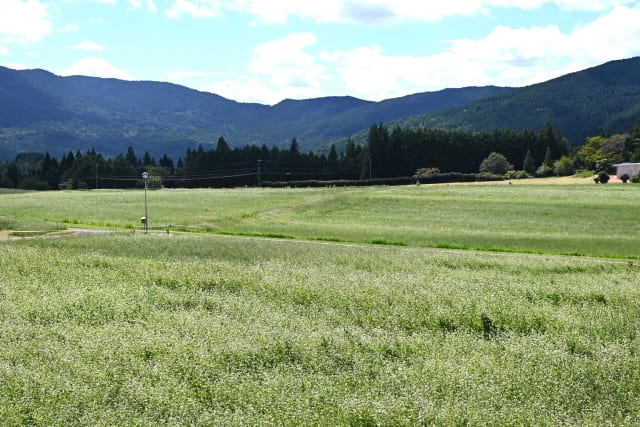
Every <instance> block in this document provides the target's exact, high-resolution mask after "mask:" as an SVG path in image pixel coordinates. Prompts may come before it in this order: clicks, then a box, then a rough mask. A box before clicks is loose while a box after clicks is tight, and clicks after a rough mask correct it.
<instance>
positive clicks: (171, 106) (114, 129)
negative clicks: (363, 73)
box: [0, 67, 509, 159]
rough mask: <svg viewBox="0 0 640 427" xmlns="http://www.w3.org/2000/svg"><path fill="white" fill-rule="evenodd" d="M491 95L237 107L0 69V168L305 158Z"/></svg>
mask: <svg viewBox="0 0 640 427" xmlns="http://www.w3.org/2000/svg"><path fill="white" fill-rule="evenodd" d="M508 90H509V89H504V88H497V87H484V88H463V89H448V90H444V91H440V92H428V93H422V94H416V95H411V96H407V97H403V98H398V99H391V100H388V101H382V102H377V103H374V102H369V101H364V100H360V99H356V98H352V97H327V98H318V99H310V100H300V101H294V100H285V101H282V102H281V103H279V104H277V105H274V106H266V105H261V104H247V103H238V102H235V101H231V100H228V99H225V98H223V97H221V96H218V95H215V94H211V93H207V92H199V91H195V90H192V89H188V88H186V87H182V86H178V85H173V84H169V83H159V82H131V81H122V80H115V79H99V78H93V77H81V76H74V77H59V76H56V75H54V74H51V73H49V72H47V71H43V70H26V71H15V70H11V69H8V68H3V67H0V99H1V102H0V159H3V158H4V159H7V158H12V157H14V156H15V154H16V153H18V152H25V151H29V152H46V151H48V152H49V153H51V154H52V155H57V156H59V155H62V154H65V153H67V152H68V151H70V150H73V151H75V150H86V149H88V148H91V147H93V148H95V150H96V151H98V152H101V153H104V154H106V155H111V156H115V155H117V154H118V153H121V152H124V151H126V150H127V147H128V146H132V147H134V148H135V149H136V150H137V151H139V152H144V151H147V150H148V151H150V152H151V153H152V154H153V155H156V156H158V157H160V156H161V155H162V154H163V153H167V154H168V155H169V156H172V157H178V156H181V155H184V152H185V150H186V149H187V148H189V147H190V148H196V147H197V146H198V145H199V144H203V145H205V146H207V145H213V144H215V143H216V141H217V140H218V137H219V136H224V137H225V139H226V140H227V141H229V144H230V145H231V146H236V147H237V146H245V145H258V146H260V145H262V144H265V145H267V146H269V147H271V146H278V147H280V148H283V147H288V145H289V144H290V142H291V139H292V138H293V137H297V139H298V141H299V143H300V148H301V149H302V150H304V151H307V150H310V149H313V148H316V147H317V146H319V145H322V144H325V143H327V142H329V141H332V140H336V139H340V138H345V137H349V136H351V135H352V134H354V133H355V132H357V131H359V130H361V129H365V128H368V127H369V126H370V125H371V123H373V122H387V121H390V120H395V119H398V118H401V117H405V116H407V115H415V114H423V113H427V112H431V111H437V110H440V109H443V108H448V107H452V106H457V105H464V104H466V103H468V102H470V101H473V100H476V99H479V98H483V97H487V96H493V95H496V94H500V93H504V92H505V91H508Z"/></svg>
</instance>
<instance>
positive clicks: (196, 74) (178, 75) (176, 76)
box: [167, 70, 222, 80]
mask: <svg viewBox="0 0 640 427" xmlns="http://www.w3.org/2000/svg"><path fill="white" fill-rule="evenodd" d="M221 74H222V73H220V72H217V71H184V70H180V71H169V72H168V73H167V76H169V77H170V78H171V79H173V80H182V79H192V78H201V77H214V76H220V75H221Z"/></svg>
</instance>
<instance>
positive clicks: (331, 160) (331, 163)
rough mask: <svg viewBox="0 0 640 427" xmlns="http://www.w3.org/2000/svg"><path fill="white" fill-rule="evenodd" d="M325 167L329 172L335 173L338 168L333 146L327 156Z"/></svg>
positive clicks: (336, 155) (333, 145)
mask: <svg viewBox="0 0 640 427" xmlns="http://www.w3.org/2000/svg"><path fill="white" fill-rule="evenodd" d="M327 167H328V168H329V170H330V171H335V169H337V167H338V153H337V151H336V146H335V144H331V149H330V150H329V156H328V157H327Z"/></svg>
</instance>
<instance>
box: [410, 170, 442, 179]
mask: <svg viewBox="0 0 640 427" xmlns="http://www.w3.org/2000/svg"><path fill="white" fill-rule="evenodd" d="M439 173H440V169H438V168H420V169H418V170H417V171H416V173H415V175H413V176H412V177H411V179H413V180H414V181H416V182H417V181H420V182H423V181H424V180H425V179H429V178H431V177H432V176H434V175H437V174H439Z"/></svg>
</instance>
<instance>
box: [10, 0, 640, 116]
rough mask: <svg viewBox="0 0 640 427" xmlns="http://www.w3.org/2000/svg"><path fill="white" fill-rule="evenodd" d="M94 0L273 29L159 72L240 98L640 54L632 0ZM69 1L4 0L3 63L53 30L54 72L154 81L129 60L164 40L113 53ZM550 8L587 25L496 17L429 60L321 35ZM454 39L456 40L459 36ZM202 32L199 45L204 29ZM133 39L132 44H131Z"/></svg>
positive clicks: (521, 78) (377, 90)
mask: <svg viewBox="0 0 640 427" xmlns="http://www.w3.org/2000/svg"><path fill="white" fill-rule="evenodd" d="M91 2H92V4H93V6H94V7H95V8H102V9H101V10H106V9H108V10H117V11H118V12H117V13H118V14H120V15H117V14H115V13H114V15H113V16H123V15H131V16H136V17H138V18H139V17H145V18H147V19H148V20H149V21H151V20H153V21H154V22H156V23H157V25H158V26H160V25H163V26H164V25H166V26H169V27H171V26H175V27H180V26H181V27H183V28H184V27H185V26H191V25H193V26H198V25H200V26H201V27H200V28H206V26H207V25H209V22H210V23H211V28H212V30H211V34H214V35H213V36H211V37H214V38H215V37H218V35H217V33H215V30H214V28H216V24H217V23H218V22H223V20H231V19H237V18H238V16H241V17H243V19H242V20H241V21H238V22H242V23H243V28H242V29H241V30H242V31H244V32H251V31H254V30H255V32H256V33H260V34H269V36H268V37H269V38H268V39H266V40H265V39H261V40H260V41H257V42H256V41H254V43H252V44H251V45H250V46H249V47H245V48H244V49H243V50H242V51H243V52H246V53H245V57H244V58H243V59H240V61H241V62H240V63H238V62H235V63H232V64H227V63H224V62H220V63H213V62H211V61H209V62H207V63H206V64H208V65H203V66H202V67H201V68H195V69H192V68H189V67H184V66H182V64H180V63H176V65H175V66H172V65H166V64H167V63H169V62H164V63H163V64H165V65H164V67H165V68H164V69H163V70H161V75H160V76H157V74H156V76H157V78H164V79H168V80H170V81H173V82H176V83H180V84H186V85H188V86H192V87H197V88H199V89H204V90H209V91H212V92H215V93H218V94H220V95H223V96H225V97H228V98H231V99H235V100H239V101H250V102H263V103H269V104H273V103H276V102H279V101H281V100H282V99H284V98H310V97H319V96H328V95H353V96H357V97H361V98H365V99H371V100H381V99H386V98H390V97H396V96H402V95H406V94H408V93H415V92H421V91H428V90H440V89H443V88H446V87H462V86H469V85H490V84H491V85H500V86H523V85H527V84H532V83H536V82H540V81H544V80H547V79H550V78H553V77H557V76H559V75H562V74H566V73H568V72H572V71H577V70H581V69H584V68H587V67H589V66H593V65H597V64H601V63H603V62H606V61H609V60H613V59H620V58H626V57H631V56H637V55H640V44H639V43H637V40H640V25H638V22H640V2H639V1H638V0H459V1H448V2H446V1H445V2H416V1H414V0H324V1H311V0H272V1H268V2H267V1H263V0H91ZM74 3H75V4H83V5H84V4H85V3H86V0H64V1H62V2H61V3H60V2H55V1H53V0H0V57H2V58H7V62H9V61H15V62H21V61H27V62H30V59H29V58H31V57H34V56H33V55H36V56H35V57H37V54H38V49H37V47H38V46H39V45H40V44H42V43H45V42H46V41H47V40H49V39H52V38H53V37H55V36H56V35H59V34H69V35H70V36H69V38H68V39H67V40H68V41H67V42H66V43H64V44H61V45H62V46H63V47H66V49H63V50H64V56H65V57H66V59H65V60H66V62H65V63H64V65H63V66H59V67H58V69H57V70H56V69H54V70H53V71H59V72H60V73H61V74H63V75H72V74H84V75H90V76H97V77H114V78H122V79H132V74H135V75H137V76H138V77H139V78H142V79H149V78H150V76H149V75H147V74H143V73H141V72H140V71H139V69H141V66H140V65H139V64H138V71H137V72H135V73H134V72H131V70H133V69H134V65H132V62H131V61H136V60H137V56H138V55H136V54H135V53H131V52H134V51H135V49H143V50H145V51H146V50H154V51H157V52H164V47H163V46H162V41H160V36H157V37H155V38H153V39H147V40H146V41H145V42H144V43H146V44H145V45H141V46H145V47H132V48H131V52H129V54H128V55H126V56H120V54H121V53H122V52H120V51H121V50H123V49H125V50H126V49H128V44H127V43H125V42H124V41H120V42H119V46H120V49H118V48H116V47H115V46H111V45H110V43H109V40H103V39H100V38H99V37H96V36H94V35H85V34H83V33H82V31H83V30H84V28H82V27H81V26H79V25H78V24H77V23H76V22H68V21H65V20H64V18H65V17H64V16H63V14H62V13H61V10H63V9H64V8H63V7H62V5H69V4H71V5H73V4H74ZM98 3H100V4H98ZM545 6H546V7H551V6H552V7H553V8H554V10H557V11H558V13H562V11H588V12H589V13H584V14H583V15H581V16H582V17H583V18H584V17H587V18H584V19H583V20H582V21H581V22H582V24H580V25H579V26H574V27H566V26H565V27H561V26H559V25H555V24H542V25H541V24H537V25H533V24H531V25H518V24H514V23H508V22H502V23H501V24H498V23H497V22H496V23H495V25H494V26H493V27H492V28H489V29H487V28H486V27H485V29H484V30H483V32H480V33H479V32H476V33H474V34H475V35H474V36H473V37H471V36H467V38H464V37H463V36H460V37H458V38H452V39H450V40H429V41H430V42H431V43H433V44H439V45H442V46H444V49H441V50H440V51H439V52H436V53H432V51H429V52H428V53H427V51H426V50H424V53H421V51H420V50H419V49H414V50H412V51H410V52H412V53H411V54H409V53H404V54H400V53H398V52H396V51H395V50H393V47H392V46H391V44H384V42H381V41H379V40H377V39H376V38H373V37H372V38H366V37H365V38H361V39H359V40H360V41H359V42H352V44H349V43H344V44H341V43H338V44H336V43H335V40H334V44H333V45H332V46H334V47H331V48H329V47H327V46H329V45H328V44H325V42H326V41H327V40H326V39H327V38H329V36H328V34H329V31H330V30H327V28H330V29H339V30H341V31H343V32H344V34H347V32H348V31H351V30H353V31H354V32H358V31H360V30H363V29H365V30H371V29H374V30H376V31H377V29H378V28H380V29H381V30H382V31H381V32H384V31H387V33H391V32H392V31H393V29H395V28H401V26H402V25H415V26H418V27H420V28H428V27H429V26H431V25H435V24H434V23H437V22H440V21H442V22H447V21H446V19H448V18H451V17H459V16H476V17H478V19H484V18H487V17H492V15H493V14H494V12H495V11H497V10H503V11H506V10H509V11H510V12H513V11H515V12H516V14H518V13H520V14H527V13H528V12H531V11H536V10H539V9H540V8H542V7H545ZM91 18H92V19H95V21H86V20H85V21H84V22H101V24H100V25H103V24H104V22H106V21H104V20H102V17H100V16H91ZM98 20H100V21H98ZM474 20H475V18H474ZM485 21H491V19H490V18H487V19H486V20H485ZM113 22H114V21H113V20H112V24H113ZM234 22H235V21H234ZM542 22H544V21H542ZM549 22H551V21H549ZM114 28H115V27H114ZM118 28H120V27H118ZM150 28H151V27H150ZM265 29H268V31H267V30H265ZM147 33H148V34H151V33H152V32H151V31H147ZM459 33H460V34H463V31H462V30H461V31H460V32H459ZM477 34H480V35H477ZM202 35H203V38H206V37H207V36H208V35H209V34H208V33H202ZM80 37H82V38H80ZM85 37H86V38H85ZM94 37H95V38H94ZM436 37H437V36H436ZM156 38H157V39H158V40H156ZM345 41H346V42H351V41H350V40H345ZM135 42H136V40H131V44H132V45H134V43H135ZM164 42H166V40H165V41H164ZM182 42H183V43H184V44H183V45H182V46H181V49H183V50H188V49H189V48H190V47H191V44H194V45H195V43H196V42H202V40H193V39H192V38H188V37H185V39H184V40H183V41H182ZM205 43H206V41H205ZM230 45H232V44H230ZM335 46H340V47H335ZM195 49H196V48H194V52H195V51H196V50H195ZM21 50H24V54H23V56H22V58H19V59H17V60H16V59H15V58H14V52H17V51H21ZM83 51H84V52H83ZM86 52H91V55H92V56H88V57H84V54H85V53H86ZM407 52H409V50H407ZM145 53H146V52H145ZM180 53H181V52H180ZM30 55H31V56H30ZM166 56H169V55H166ZM123 58H126V59H123ZM148 58H149V57H147V62H149V60H148ZM152 61H153V59H152ZM236 61H237V59H236ZM140 62H143V61H142V60H141V61H140ZM113 64H119V66H118V67H116V66H114V65H113ZM125 64H126V65H125ZM212 64H213V65H212ZM221 64H222V65H221ZM145 65H149V64H145ZM39 66H40V67H45V66H43V65H39ZM120 66H123V67H124V68H126V69H123V68H120ZM151 67H154V68H158V65H157V64H154V63H152V64H150V65H149V68H151ZM170 67H173V68H170ZM60 70H62V71H60ZM196 83H197V84H196Z"/></svg>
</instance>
